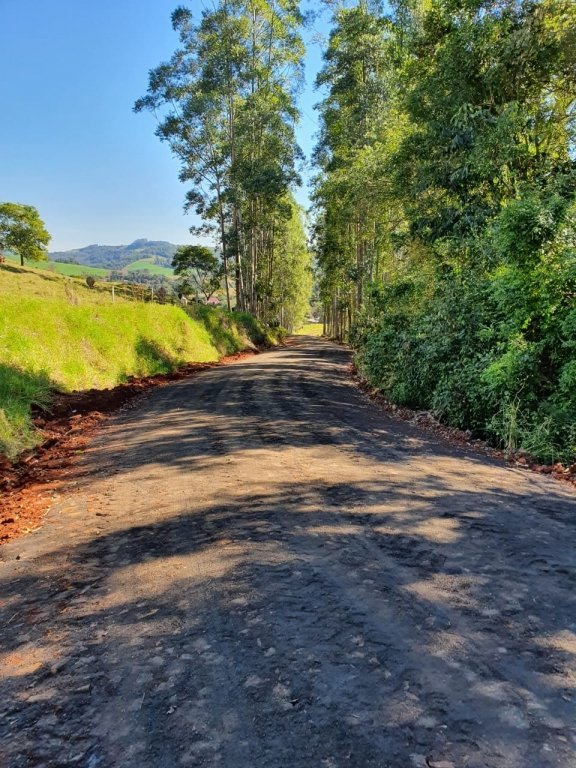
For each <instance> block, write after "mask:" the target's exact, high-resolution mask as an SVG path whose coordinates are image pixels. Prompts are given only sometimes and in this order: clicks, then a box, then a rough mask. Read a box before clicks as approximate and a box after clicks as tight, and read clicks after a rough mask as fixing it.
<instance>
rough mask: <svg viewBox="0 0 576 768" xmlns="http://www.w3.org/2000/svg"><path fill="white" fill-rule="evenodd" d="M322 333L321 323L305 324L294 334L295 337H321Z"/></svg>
mask: <svg viewBox="0 0 576 768" xmlns="http://www.w3.org/2000/svg"><path fill="white" fill-rule="evenodd" d="M322 331H323V325H322V323H306V325H303V326H302V328H299V329H298V330H297V331H294V333H295V334H296V336H322Z"/></svg>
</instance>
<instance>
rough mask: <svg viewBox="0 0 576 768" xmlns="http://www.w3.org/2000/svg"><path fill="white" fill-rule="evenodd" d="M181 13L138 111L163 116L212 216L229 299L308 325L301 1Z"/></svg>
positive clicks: (191, 195)
mask: <svg viewBox="0 0 576 768" xmlns="http://www.w3.org/2000/svg"><path fill="white" fill-rule="evenodd" d="M172 23H173V27H174V29H175V31H176V32H177V33H178V35H179V39H180V47H179V49H178V50H177V51H176V52H175V53H174V55H173V57H172V58H171V60H170V61H169V62H167V63H164V64H161V65H160V66H159V67H157V68H156V69H154V70H153V71H152V72H151V73H150V80H149V87H148V92H147V94H146V96H145V97H144V98H142V99H140V100H139V101H138V102H137V103H136V106H135V109H136V110H137V111H140V110H143V109H146V110H150V111H152V112H153V113H154V114H155V115H156V116H157V117H158V118H159V125H158V129H157V135H158V136H159V137H160V139H161V140H162V141H165V142H167V143H168V145H169V146H170V148H171V150H172V152H173V153H174V154H175V156H176V157H177V158H178V159H179V161H180V163H181V173H180V178H181V180H182V181H184V182H189V183H190V184H191V188H190V189H189V191H188V193H187V204H188V206H189V207H191V208H194V209H195V211H196V212H197V213H198V214H199V215H201V216H202V219H203V222H204V224H203V226H202V227H200V228H199V229H198V230H194V231H198V232H201V233H202V234H211V235H212V236H214V238H215V239H216V241H217V242H218V245H219V251H220V255H221V258H222V265H223V282H224V286H225V292H226V301H227V304H228V308H230V307H231V306H232V304H235V305H236V307H237V308H238V309H240V310H243V309H244V310H248V311H250V312H251V313H252V314H254V315H256V316H257V317H259V318H261V319H263V320H265V321H267V322H278V323H283V324H285V325H287V326H289V327H290V326H291V325H292V324H293V323H295V324H298V323H299V322H300V321H301V320H302V318H303V316H304V314H305V311H306V310H305V309H304V311H302V305H303V304H304V294H305V293H306V292H308V293H309V291H310V283H311V280H310V275H309V271H310V264H309V262H310V257H309V254H308V248H307V242H306V236H305V230H304V223H303V216H302V212H301V211H300V210H299V208H298V206H297V205H296V203H295V201H294V199H293V196H292V188H293V186H294V185H295V184H297V183H298V182H299V179H298V175H297V173H296V161H297V159H298V158H299V156H300V150H299V149H298V147H297V144H296V141H295V135H294V124H295V121H296V119H297V109H296V105H295V98H296V92H297V89H298V87H299V84H300V81H301V71H302V59H303V54H304V45H303V42H302V38H301V29H302V26H303V23H304V19H303V16H302V14H301V12H300V9H299V3H298V2H297V0H217V1H216V2H214V3H213V4H211V5H210V7H209V8H205V9H204V10H203V11H202V14H201V17H200V19H199V21H198V22H197V23H196V22H195V21H194V19H193V15H192V11H190V10H189V9H187V8H184V7H180V8H177V9H176V10H175V11H174V13H173V14H172ZM232 293H233V296H232V295H231V294H232ZM295 297H296V298H295ZM232 299H234V301H232Z"/></svg>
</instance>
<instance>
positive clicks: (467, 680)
mask: <svg viewBox="0 0 576 768" xmlns="http://www.w3.org/2000/svg"><path fill="white" fill-rule="evenodd" d="M349 363H350V356H349V353H348V352H347V351H346V350H344V349H342V348H340V347H337V346H335V345H333V344H331V343H329V342H327V341H321V340H315V339H311V338H306V337H303V338H301V339H297V340H293V341H292V342H291V343H290V344H289V345H288V346H286V347H284V348H282V349H279V350H276V351H272V352H267V353H263V354H261V355H257V356H255V357H253V358H250V359H245V360H242V361H241V362H239V363H237V364H235V365H231V366H227V367H222V368H215V369H212V370H209V371H206V372H204V373H201V374H199V375H198V376H196V377H193V378H190V379H184V380H182V381H178V382H175V383H173V384H169V385H167V386H165V387H161V388H158V389H155V390H153V391H151V392H150V393H148V394H147V395H146V396H144V397H143V398H142V399H140V400H139V401H138V402H137V404H136V407H133V408H131V409H130V410H127V411H125V412H123V413H120V414H119V415H117V416H116V417H114V418H113V419H112V420H110V421H109V422H107V424H106V426H105V427H104V428H103V429H102V430H101V431H100V432H99V434H98V436H97V438H95V439H94V441H93V442H92V443H91V446H90V449H89V450H88V451H87V452H86V455H85V457H84V459H83V468H84V469H83V473H82V476H81V479H80V481H79V482H78V484H77V485H76V486H75V487H74V488H70V489H69V490H68V491H67V492H66V493H63V494H61V495H60V497H59V498H58V499H57V501H56V502H55V504H54V506H53V507H52V510H51V512H50V514H49V516H48V518H47V521H46V523H45V525H44V527H43V528H42V529H41V530H40V531H38V532H37V533H35V534H33V535H30V536H28V537H26V538H24V539H20V540H17V541H15V542H13V543H12V544H9V545H7V546H5V547H3V548H2V549H1V550H0V560H1V562H0V626H2V630H1V635H0V637H1V641H0V642H1V649H2V656H1V661H2V663H1V665H0V765H2V767H3V768H20V767H24V766H34V767H35V768H41V766H44V767H45V768H55V767H60V766H81V767H83V768H107V767H108V766H114V767H118V768H120V767H121V768H172V767H174V768H176V766H215V767H222V768H374V767H376V766H378V767H379V768H411V767H412V766H416V767H417V768H418V767H420V768H574V766H576V756H575V752H574V750H575V747H576V704H575V697H576V664H575V653H576V605H575V587H576V568H575V566H576V547H575V530H574V526H575V523H576V503H575V502H576V494H575V493H574V491H573V490H572V489H571V488H570V487H568V486H564V485H562V484H561V483H558V482H556V481H553V480H550V479H548V478H545V477H541V476H537V475H533V474H530V473H527V472H523V471H521V470H514V469H508V468H505V467H503V466H499V465H497V464H496V463H494V462H492V461H490V460H489V459H487V458H485V457H483V456H480V455H476V454H473V453H465V452H462V451H461V450H458V449H456V448H454V447H451V446H449V445H446V444H444V443H442V442H440V441H439V440H438V439H436V438H432V437H430V436H428V435H426V434H423V433H422V432H419V431H418V430H417V429H416V428H413V427H411V426H409V425H407V424H404V423H401V422H396V421H394V420H392V419H391V418H389V417H388V416H387V415H386V414H385V413H383V412H382V411H381V410H379V408H378V407H377V406H376V405H374V404H373V403H371V402H370V401H369V400H367V399H366V398H365V396H364V395H363V394H362V393H361V392H360V391H359V390H358V389H357V388H356V387H355V385H354V383H353V382H352V381H351V380H350V378H349V376H348V373H347V366H348V364H349Z"/></svg>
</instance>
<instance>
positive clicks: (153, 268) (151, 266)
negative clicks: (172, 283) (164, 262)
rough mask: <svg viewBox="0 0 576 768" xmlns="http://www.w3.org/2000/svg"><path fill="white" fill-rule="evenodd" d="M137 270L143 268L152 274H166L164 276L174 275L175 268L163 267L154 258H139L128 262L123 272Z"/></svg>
mask: <svg viewBox="0 0 576 768" xmlns="http://www.w3.org/2000/svg"><path fill="white" fill-rule="evenodd" d="M137 270H143V271H145V272H150V274H152V275H164V277H174V270H173V269H170V267H161V266H160V265H159V264H155V263H154V259H139V260H138V261H133V262H132V263H131V264H128V265H127V266H126V267H124V269H123V270H122V271H123V272H136V271H137Z"/></svg>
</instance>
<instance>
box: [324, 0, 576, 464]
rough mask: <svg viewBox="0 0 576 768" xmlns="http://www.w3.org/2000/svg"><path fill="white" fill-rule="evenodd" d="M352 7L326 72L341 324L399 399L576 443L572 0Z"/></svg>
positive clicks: (515, 442)
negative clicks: (390, 8)
mask: <svg viewBox="0 0 576 768" xmlns="http://www.w3.org/2000/svg"><path fill="white" fill-rule="evenodd" d="M393 9H394V12H393V13H392V14H391V15H389V16H385V15H384V14H383V13H382V12H381V11H380V10H379V9H378V8H377V7H376V5H375V4H374V3H372V4H370V5H369V4H368V3H366V2H360V3H359V4H358V5H357V6H356V7H353V8H347V9H340V10H338V11H336V12H335V14H334V17H333V31H332V34H331V37H330V42H329V46H328V49H327V52H326V55H325V66H324V69H323V71H322V73H321V75H320V77H319V83H320V84H321V85H323V86H325V87H326V94H325V98H324V100H323V102H322V104H321V116H322V134H321V139H320V143H319V146H318V149H317V152H316V157H317V162H318V165H319V175H318V178H317V181H316V190H315V202H316V206H317V223H316V248H317V254H318V261H319V264H320V274H321V280H320V289H321V295H322V300H323V303H324V307H325V314H326V318H327V321H328V323H329V325H330V327H331V331H332V333H333V334H335V335H337V336H340V337H342V336H344V335H348V336H349V338H350V339H351V341H352V343H353V344H354V345H355V346H356V348H357V350H358V360H359V365H360V367H361V370H362V371H363V372H364V374H365V375H366V376H367V378H368V379H369V380H370V381H371V382H373V383H374V384H376V385H377V386H379V387H380V388H381V389H382V390H383V391H384V392H386V393H387V394H388V395H389V396H390V397H391V398H392V399H393V400H394V401H396V402H399V403H403V404H408V405H410V406H413V407H417V408H427V409H431V410H433V411H434V412H435V413H436V414H437V415H438V416H439V417H440V418H442V419H443V420H445V421H446V422H447V423H449V424H452V425H456V426H459V427H463V428H470V429H473V430H474V431H475V432H476V433H477V434H480V435H483V436H487V437H491V438H493V439H494V440H496V441H497V442H499V443H500V444H503V445H505V446H506V447H507V448H508V449H511V450H514V449H519V448H521V449H524V450H525V451H527V452H529V453H531V454H532V455H535V456H537V457H539V458H541V459H543V460H547V461H554V460H557V459H564V460H567V461H570V460H574V458H575V456H576V335H575V334H576V302H575V299H576V204H575V190H576V164H575V157H576V109H575V101H576V32H575V31H576V5H575V4H574V3H573V2H571V0H514V1H512V0H498V1H496V0H427V1H426V2H411V1H409V0H397V1H396V2H394V4H393Z"/></svg>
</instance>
